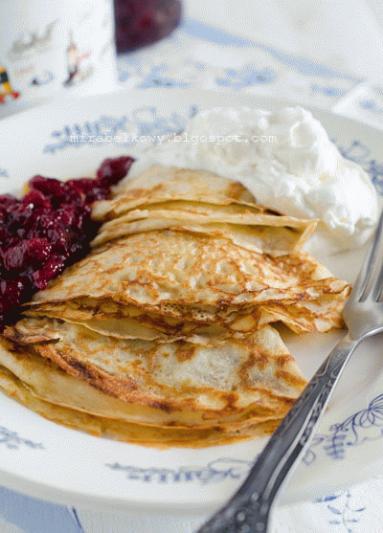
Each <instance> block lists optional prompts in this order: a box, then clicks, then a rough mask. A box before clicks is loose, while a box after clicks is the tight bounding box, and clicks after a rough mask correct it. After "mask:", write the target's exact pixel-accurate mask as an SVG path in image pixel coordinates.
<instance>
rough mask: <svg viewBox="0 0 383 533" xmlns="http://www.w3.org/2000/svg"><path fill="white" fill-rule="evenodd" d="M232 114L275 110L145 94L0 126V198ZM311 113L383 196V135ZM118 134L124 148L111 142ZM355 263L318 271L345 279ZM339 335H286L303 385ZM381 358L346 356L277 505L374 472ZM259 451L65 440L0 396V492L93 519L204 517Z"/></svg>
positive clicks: (379, 439) (375, 350)
mask: <svg viewBox="0 0 383 533" xmlns="http://www.w3.org/2000/svg"><path fill="white" fill-rule="evenodd" d="M233 104H235V105H241V104H243V105H250V106H261V107H275V106H278V105H280V104H278V103H277V102H270V101H267V100H265V99H263V98H262V99H259V98H256V97H254V96H252V95H241V94H228V93H225V94H218V93H213V92H202V91H178V90H171V91H170V90H155V91H151V90H147V91H140V92H133V91H129V92H125V91H124V92H119V93H116V94H113V95H106V96H99V97H90V98H87V99H84V100H81V101H62V102H60V103H54V104H50V105H48V106H46V107H41V108H37V109H34V110H31V111H27V112H24V113H20V114H19V115H17V116H14V117H11V118H8V119H5V120H3V121H1V122H0V140H1V146H0V176H2V177H1V178H0V192H4V191H10V190H15V189H16V188H19V187H20V186H21V185H22V183H23V182H24V181H25V180H27V179H28V178H29V177H31V176H32V175H34V174H36V173H41V174H43V175H46V176H56V177H69V176H70V177H76V176H84V175H91V174H92V173H93V172H94V171H95V169H96V168H97V166H98V164H99V163H100V162H101V161H102V159H103V158H105V157H107V156H113V155H119V154H122V153H136V154H137V153H138V152H139V150H140V149H141V148H142V146H143V143H140V144H139V146H137V145H136V146H134V145H133V144H131V142H132V138H133V137H134V136H135V135H136V136H137V135H162V134H164V133H169V132H172V131H180V130H182V128H183V126H184V124H185V121H186V119H187V118H188V116H189V115H190V114H191V113H193V112H194V111H195V109H196V108H206V107H211V106H215V105H223V106H226V105H233ZM315 114H316V115H317V116H318V118H319V119H320V120H321V121H322V122H323V124H324V126H325V127H326V128H327V130H328V131H329V133H330V136H331V137H332V138H333V139H334V140H335V141H336V142H337V144H338V145H339V146H340V147H341V149H342V150H343V152H344V153H345V155H346V156H348V157H351V158H353V159H355V160H357V161H359V162H360V163H361V164H362V165H363V166H364V167H365V168H366V169H367V170H368V171H369V172H370V174H371V177H372V179H373V180H374V182H375V183H376V185H377V187H378V188H379V187H380V190H381V192H383V153H382V151H381V150H382V148H381V147H382V146H383V134H382V133H381V132H379V131H377V130H374V129H372V128H370V127H367V126H364V125H361V124H359V123H357V122H354V121H352V120H347V119H345V118H341V117H338V116H336V115H332V114H330V113H324V112H319V111H315ZM78 134H80V135H83V136H84V138H83V141H84V142H82V143H80V144H76V145H74V144H72V143H71V136H72V135H78ZM87 135H88V136H89V135H91V136H94V137H95V139H93V141H96V142H91V139H90V138H89V137H87ZM116 135H117V136H119V139H117V141H123V142H122V145H121V144H120V145H119V144H116V143H111V142H110V136H116ZM115 140H116V139H115ZM362 253H363V252H362V251H358V252H355V253H348V254H342V255H339V256H336V257H333V258H331V259H329V258H325V262H326V264H327V265H329V266H330V267H331V268H333V270H334V272H335V273H336V274H338V275H340V276H342V277H344V278H347V279H349V280H352V279H353V278H354V276H355V274H356V272H357V271H358V269H359V266H360V262H361V257H362ZM339 334H340V333H339V332H337V333H331V334H323V335H306V336H302V337H299V338H298V337H294V336H293V335H289V337H288V339H287V342H288V344H289V345H290V347H291V350H292V353H293V354H295V355H296V357H297V359H298V362H299V364H300V366H301V368H302V369H303V371H304V372H305V374H306V375H307V377H310V376H311V375H312V374H313V372H314V370H315V369H316V368H317V366H318V365H319V363H320V362H321V361H322V360H323V358H324V357H325V356H326V354H327V353H328V351H329V350H330V348H331V347H332V346H333V344H334V343H335V341H336V339H337V338H338V336H339ZM381 352H382V337H380V338H375V339H371V340H369V341H368V342H365V343H364V344H363V345H362V346H361V347H360V349H359V350H358V352H357V353H356V354H355V356H354V357H353V360H352V362H351V364H350V366H349V368H348V369H347V371H346V373H345V375H344V378H343V379H342V382H341V384H340V386H339V388H338V390H337V392H336V394H335V396H334V399H333V401H332V402H331V405H330V407H329V409H328V411H327V413H326V415H325V416H324V418H323V421H322V424H321V427H320V431H319V434H318V435H317V437H316V438H315V440H314V442H313V444H312V446H311V448H310V450H309V451H308V453H307V454H306V456H305V459H304V461H303V463H302V465H301V466H300V467H299V468H298V470H297V471H296V474H295V475H294V478H293V479H292V481H291V483H290V485H289V487H288V489H287V490H286V492H285V493H284V494H283V500H282V501H284V502H285V503H286V502H287V501H298V500H302V499H305V498H313V497H315V496H318V495H319V494H325V493H329V492H331V491H333V490H334V489H336V488H339V487H340V486H343V485H347V484H351V483H353V482H355V481H357V480H359V479H362V478H364V477H366V476H369V475H370V474H376V473H379V472H381V473H383V461H382V449H383V447H382V445H383V374H382V372H381V369H382V367H383V360H382V355H383V354H382V353H381ZM264 444H265V439H262V440H256V441H251V442H244V443H240V444H235V445H230V446H222V447H215V448H207V449H203V450H191V449H190V450H188V449H174V450H167V451H157V450H154V449H150V448H145V447H140V446H134V445H130V444H125V443H121V442H114V441H111V440H106V439H100V438H95V437H91V436H89V435H86V434H83V433H81V432H77V431H72V430H69V429H66V428H64V427H61V426H59V425H56V424H53V423H51V422H48V421H46V420H45V419H43V418H41V417H39V416H37V415H36V414H34V413H32V412H30V411H29V410H27V409H25V408H24V407H21V406H20V405H19V404H17V403H16V402H14V401H12V400H10V399H9V398H7V397H5V396H0V448H1V453H0V483H1V484H3V485H7V486H9V487H10V488H14V489H17V490H20V491H24V492H27V493H30V494H33V495H35V496H39V497H43V498H47V499H51V500H55V501H59V502H62V503H67V504H76V505H81V504H86V505H90V506H94V507H95V508H97V509H98V510H100V509H104V508H116V507H120V508H125V509H127V508H130V509H139V508H146V509H148V510H149V508H151V509H154V508H157V509H158V508H167V509H168V510H171V511H172V512H174V511H176V510H178V511H180V512H189V513H190V512H193V511H197V510H198V511H208V510H211V509H213V508H214V507H216V506H217V505H219V504H220V503H222V502H223V501H224V500H225V499H226V498H227V497H228V496H229V495H230V494H231V493H232V492H233V490H234V489H235V488H236V487H237V486H238V485H239V483H240V482H241V480H242V479H243V477H244V476H245V474H246V472H247V470H248V468H249V466H250V465H251V462H252V461H253V460H254V458H255V457H256V455H257V454H258V453H259V451H260V450H261V449H262V447H263V446H264Z"/></svg>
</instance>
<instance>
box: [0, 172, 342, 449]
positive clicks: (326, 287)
mask: <svg viewBox="0 0 383 533" xmlns="http://www.w3.org/2000/svg"><path fill="white" fill-rule="evenodd" d="M94 217H95V219H97V220H100V221H102V222H103V225H102V226H101V229H100V232H99V234H98V235H97V237H96V239H95V241H94V243H93V245H94V248H93V251H92V252H91V253H90V254H89V256H88V257H86V258H85V259H83V260H82V261H80V262H78V263H76V264H75V265H73V266H72V267H70V268H68V269H67V270H66V271H65V272H64V273H63V274H62V275H61V276H60V277H59V278H57V279H56V280H54V281H53V282H52V283H51V284H50V285H49V286H48V288H47V289H46V290H44V291H41V292H40V293H38V294H37V295H36V296H35V298H34V299H33V301H32V302H30V304H29V305H27V306H26V308H25V310H24V317H23V318H22V319H21V320H20V321H19V322H18V323H17V324H15V325H14V326H12V327H8V328H7V330H6V332H5V336H4V338H3V339H2V341H1V343H2V349H1V352H0V365H1V366H0V387H1V388H2V389H3V390H4V391H5V392H7V393H8V394H10V395H12V396H14V397H15V398H17V399H18V400H19V401H21V402H22V403H24V404H25V405H27V406H29V407H30V408H31V409H33V410H35V411H37V412H38V413H40V414H42V415H43V416H46V417H48V418H50V419H52V420H54V421H57V422H60V423H63V424H66V425H69V426H72V427H75V428H78V429H83V430H86V431H88V432H91V433H93V434H98V435H104V436H110V437H113V438H118V439H122V440H127V441H131V442H137V443H145V444H151V445H157V446H158V445H187V446H206V445H212V444H218V443H222V442H228V441H232V440H236V439H241V438H248V437H253V436H255V435H260V434H264V433H268V432H270V431H272V430H273V429H274V428H275V427H276V426H277V425H278V423H279V422H280V420H281V419H282V418H283V417H284V416H285V414H286V413H287V411H288V410H289V409H290V407H291V406H292V404H293V403H294V401H295V400H296V398H297V397H298V396H299V394H300V393H301V391H302V389H303V387H304V385H305V379H304V377H303V376H302V374H301V373H300V371H299V369H298V367H297V365H296V362H295V360H294V358H293V356H292V355H291V354H290V353H289V351H288V349H287V347H286V345H285V344H284V342H283V340H282V338H281V335H280V333H279V331H278V329H276V327H275V325H276V324H277V323H283V324H284V325H285V326H287V327H288V328H289V329H290V330H292V331H293V332H295V333H297V334H301V333H306V332H313V331H328V330H329V329H331V328H334V327H341V326H342V316H341V313H342V308H343V305H344V301H345V299H346V297H347V295H348V292H349V287H348V285H347V283H345V282H343V281H341V280H338V279H336V278H334V277H333V276H332V275H331V273H330V272H329V271H328V270H327V269H326V268H325V267H323V266H322V265H320V264H319V263H318V262H317V261H316V260H315V259H313V258H312V257H310V256H309V255H308V254H307V253H305V252H304V251H302V246H303V244H304V243H305V241H306V240H307V239H308V238H309V237H310V235H311V234H312V232H313V231H314V230H315V225H316V223H315V222H313V221H307V220H301V219H296V218H291V217H286V216H281V215H279V214H277V213H274V212H270V211H268V210H267V209H265V208H263V207H262V206H260V205H257V203H256V200H255V198H254V197H253V196H252V195H251V194H250V193H249V192H248V191H247V190H246V189H245V188H244V187H242V185H240V184H239V183H237V182H235V181H231V180H228V179H225V178H221V177H219V176H216V175H212V174H207V173H205V172H200V171H189V170H183V169H175V168H166V167H158V166H154V167H151V168H150V169H149V170H148V171H146V172H145V173H144V174H142V175H140V176H139V177H137V178H135V179H131V180H129V181H127V182H126V183H125V184H124V185H123V186H120V187H119V189H118V190H117V191H116V193H115V196H114V197H113V198H112V199H111V200H109V201H104V202H99V203H98V204H96V206H95V208H94Z"/></svg>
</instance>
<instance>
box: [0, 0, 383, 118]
mask: <svg viewBox="0 0 383 533" xmlns="http://www.w3.org/2000/svg"><path fill="white" fill-rule="evenodd" d="M113 4H114V6H113ZM113 7H115V12H114V16H113ZM0 20H1V21H2V31H1V32H0V114H1V115H5V114H9V113H11V112H14V111H16V110H19V109H21V108H23V107H25V106H27V105H31V104H32V103H38V102H41V101H45V100H46V99H48V98H55V97H63V96H72V95H84V94H91V93H101V92H107V91H112V90H118V89H120V88H139V89H145V88H150V87H169V88H200V89H204V88H205V89H216V90H244V91H248V92H254V93H262V94H267V95H271V96H273V95H277V96H278V97H285V98H290V99H293V100H295V101H298V102H300V103H302V104H304V103H306V104H307V103H310V104H314V105H319V106H321V107H327V108H329V107H331V108H334V106H335V109H336V110H337V111H338V112H343V113H346V114H349V115H353V116H355V115H356V116H359V114H363V116H364V117H365V120H367V121H368V122H371V123H374V124H375V125H379V123H380V121H381V118H382V115H381V113H377V111H379V110H381V111H382V110H383V99H382V94H383V90H382V88H381V87H382V86H383V61H382V51H383V4H382V2H381V1H380V0H336V1H331V0H295V1H294V2H288V1H287V0H272V1H270V2H264V1H262V0H236V1H235V2H234V1H232V0H208V1H206V0H145V1H142V0H114V2H113V0H66V2H61V0H50V2H49V3H46V2H44V0H29V2H26V1H25V0H2V1H1V3H0ZM4 21H9V24H4ZM115 42H116V43H117V50H118V52H119V54H118V56H117V58H116V56H115ZM1 103H3V104H5V105H1ZM382 112H383V111H382Z"/></svg>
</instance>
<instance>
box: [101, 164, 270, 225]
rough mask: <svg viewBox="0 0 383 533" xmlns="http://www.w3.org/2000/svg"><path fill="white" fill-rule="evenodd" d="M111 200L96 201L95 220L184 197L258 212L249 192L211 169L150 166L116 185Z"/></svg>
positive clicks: (187, 199)
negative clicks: (242, 206)
mask: <svg viewBox="0 0 383 533" xmlns="http://www.w3.org/2000/svg"><path fill="white" fill-rule="evenodd" d="M116 193H117V195H116V197H115V198H113V199H112V200H108V201H102V202H97V203H96V204H95V205H94V208H93V217H94V218H95V219H96V220H110V219H113V218H116V217H117V216H120V215H121V214H123V213H126V212H127V211H129V210H131V209H135V208H137V207H140V206H143V205H151V204H154V203H160V202H167V201H172V200H185V201H192V202H193V201H194V202H204V203H208V204H214V205H230V204H240V205H250V206H253V207H254V208H256V209H257V210H258V211H259V212H263V211H264V208H262V207H261V206H256V201H255V199H254V197H253V195H252V194H251V193H250V192H249V191H248V190H247V189H246V188H245V187H244V186H243V185H241V184H240V183H238V182H236V181H233V180H230V179H227V178H222V177H220V176H217V175H215V174H212V173H211V172H204V171H200V170H198V171H196V170H187V169H180V168H175V167H164V166H161V165H154V166H152V167H150V168H149V169H148V170H146V171H145V172H143V173H142V174H140V175H139V176H137V178H135V179H128V180H126V181H124V182H122V183H121V184H120V186H119V187H117V188H116Z"/></svg>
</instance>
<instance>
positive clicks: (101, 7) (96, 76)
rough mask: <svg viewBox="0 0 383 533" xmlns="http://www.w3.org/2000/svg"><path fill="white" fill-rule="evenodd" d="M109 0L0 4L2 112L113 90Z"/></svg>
mask: <svg viewBox="0 0 383 533" xmlns="http://www.w3.org/2000/svg"><path fill="white" fill-rule="evenodd" d="M116 83H117V69H116V55H115V46H114V20H113V0H1V1H0V113H1V114H4V113H2V111H5V110H6V109H7V108H8V110H10V108H14V107H25V106H26V105H30V104H31V103H33V102H39V101H44V100H46V99H49V98H52V97H53V96H58V95H61V94H66V95H69V94H92V93H102V92H107V91H110V90H113V89H115V88H116Z"/></svg>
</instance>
